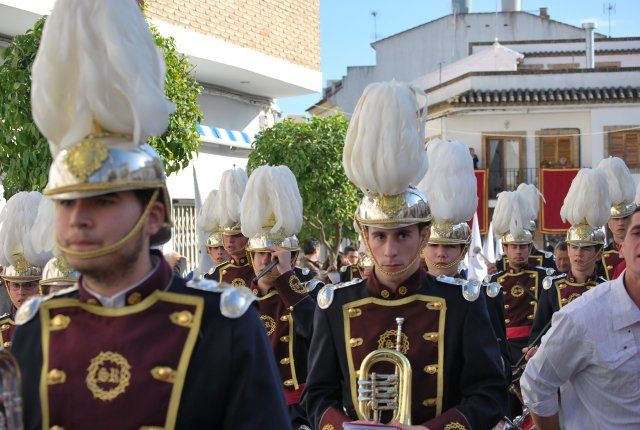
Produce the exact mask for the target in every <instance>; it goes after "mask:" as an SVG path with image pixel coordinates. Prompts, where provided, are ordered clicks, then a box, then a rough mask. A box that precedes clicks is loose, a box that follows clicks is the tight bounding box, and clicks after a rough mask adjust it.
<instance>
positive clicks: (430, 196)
mask: <svg viewBox="0 0 640 430" xmlns="http://www.w3.org/2000/svg"><path fill="white" fill-rule="evenodd" d="M427 156H428V158H429V169H428V170H427V174H426V175H425V177H424V179H422V181H420V184H418V188H419V189H420V190H421V191H423V192H424V193H425V194H426V196H427V201H428V202H429V207H430V208H431V214H432V215H433V219H434V220H435V221H449V222H452V223H454V224H459V223H461V222H466V221H468V220H470V219H471V218H473V214H474V213H475V212H476V210H477V208H478V190H477V188H478V183H477V181H476V176H475V174H474V173H473V160H472V159H471V157H470V156H469V149H468V148H467V145H465V144H464V143H462V142H457V141H444V140H433V141H431V142H429V145H428V146H427Z"/></svg>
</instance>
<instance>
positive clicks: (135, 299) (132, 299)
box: [127, 291, 142, 305]
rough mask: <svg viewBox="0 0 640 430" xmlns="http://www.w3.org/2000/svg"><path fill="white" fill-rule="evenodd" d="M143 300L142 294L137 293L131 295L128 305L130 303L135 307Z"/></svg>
mask: <svg viewBox="0 0 640 430" xmlns="http://www.w3.org/2000/svg"><path fill="white" fill-rule="evenodd" d="M141 300H142V294H140V293H139V292H137V291H136V292H135V293H131V295H130V296H129V297H128V298H127V303H129V304H130V305H135V304H137V303H140V301H141Z"/></svg>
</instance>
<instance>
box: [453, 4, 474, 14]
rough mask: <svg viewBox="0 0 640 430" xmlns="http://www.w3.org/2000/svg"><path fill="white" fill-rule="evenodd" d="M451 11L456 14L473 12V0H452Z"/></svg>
mask: <svg viewBox="0 0 640 430" xmlns="http://www.w3.org/2000/svg"><path fill="white" fill-rule="evenodd" d="M451 11H452V13H453V14H454V15H460V14H461V13H471V0H451Z"/></svg>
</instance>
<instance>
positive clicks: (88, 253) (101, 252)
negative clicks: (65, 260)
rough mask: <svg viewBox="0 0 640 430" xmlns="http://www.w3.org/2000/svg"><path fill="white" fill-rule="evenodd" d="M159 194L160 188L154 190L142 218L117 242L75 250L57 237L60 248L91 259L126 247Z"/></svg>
mask: <svg viewBox="0 0 640 430" xmlns="http://www.w3.org/2000/svg"><path fill="white" fill-rule="evenodd" d="M159 195H160V190H155V191H154V192H153V194H152V195H151V198H150V199H149V203H147V207H146V208H145V209H144V212H142V215H140V219H138V222H137V223H136V225H134V226H133V228H132V229H131V231H129V233H127V234H126V235H125V236H124V237H123V238H122V239H120V240H119V241H117V242H116V243H114V244H112V245H109V246H105V247H104V248H100V249H95V250H93V251H74V250H73V249H70V248H66V247H64V246H63V245H62V244H61V243H60V241H59V240H58V238H57V237H56V244H57V246H58V249H59V250H60V252H62V253H63V254H64V255H65V256H69V257H73V258H77V259H79V260H90V259H92V258H97V257H102V256H103V255H107V254H111V253H112V252H116V251H117V250H119V249H121V248H122V247H124V246H125V245H126V244H127V243H129V242H130V241H131V239H133V238H135V237H136V236H137V235H138V233H140V230H142V226H143V225H144V223H145V221H146V220H147V218H149V214H150V213H151V208H153V205H154V204H155V203H156V201H157V200H158V196H159Z"/></svg>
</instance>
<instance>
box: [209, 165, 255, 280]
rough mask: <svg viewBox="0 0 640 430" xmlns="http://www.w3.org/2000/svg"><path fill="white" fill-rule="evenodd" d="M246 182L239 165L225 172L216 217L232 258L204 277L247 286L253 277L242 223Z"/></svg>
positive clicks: (221, 181)
mask: <svg viewBox="0 0 640 430" xmlns="http://www.w3.org/2000/svg"><path fill="white" fill-rule="evenodd" d="M247 181H248V177H247V173H246V172H245V171H244V170H242V169H239V168H234V169H231V170H227V171H226V172H224V173H222V179H221V180H220V187H219V190H218V194H217V199H216V202H215V205H214V207H213V210H214V211H215V212H216V214H215V218H216V219H217V220H218V222H219V223H220V228H219V231H218V233H221V236H222V244H223V246H224V249H225V251H227V253H228V254H229V260H228V261H227V262H225V263H223V264H220V265H218V266H216V267H214V268H213V269H212V270H211V271H210V272H209V273H207V274H206V275H205V278H207V279H212V280H214V281H217V282H224V283H227V284H231V285H233V286H234V287H248V286H249V285H250V284H251V279H252V278H253V276H254V275H253V269H252V267H251V264H250V263H249V259H248V258H247V241H248V240H249V239H247V238H246V237H245V236H243V235H242V230H241V225H240V201H241V200H242V196H243V194H244V190H245V187H246V186H247ZM214 239H215V238H214ZM215 244H217V242H216V243H215Z"/></svg>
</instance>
